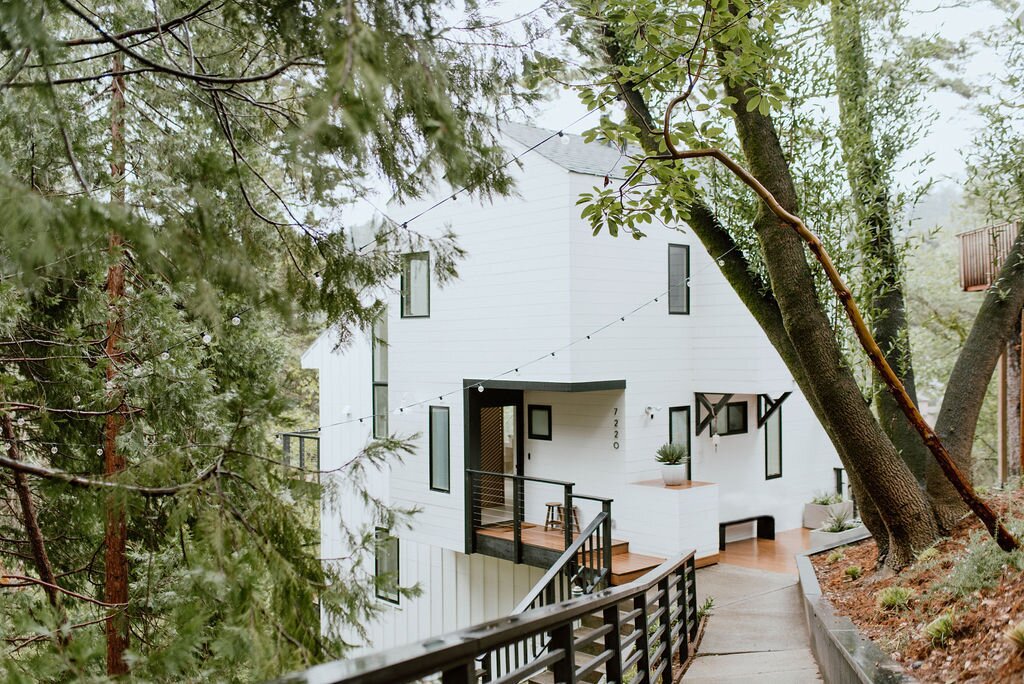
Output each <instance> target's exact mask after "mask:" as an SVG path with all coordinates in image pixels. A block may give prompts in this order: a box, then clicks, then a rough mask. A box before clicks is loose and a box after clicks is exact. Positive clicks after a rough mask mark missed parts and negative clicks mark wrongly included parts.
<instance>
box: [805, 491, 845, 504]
mask: <svg viewBox="0 0 1024 684" xmlns="http://www.w3.org/2000/svg"><path fill="white" fill-rule="evenodd" d="M842 502H843V497H842V496H840V495H839V494H825V493H824V492H818V493H817V494H815V495H814V498H813V499H811V503H812V504H817V505H818V506H831V505H832V504H837V503H842Z"/></svg>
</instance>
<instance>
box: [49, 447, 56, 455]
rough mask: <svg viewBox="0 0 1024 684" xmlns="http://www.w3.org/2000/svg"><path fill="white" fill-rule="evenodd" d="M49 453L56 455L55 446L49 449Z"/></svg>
mask: <svg viewBox="0 0 1024 684" xmlns="http://www.w3.org/2000/svg"><path fill="white" fill-rule="evenodd" d="M50 453H51V454H56V453H57V447H55V446H52V447H50Z"/></svg>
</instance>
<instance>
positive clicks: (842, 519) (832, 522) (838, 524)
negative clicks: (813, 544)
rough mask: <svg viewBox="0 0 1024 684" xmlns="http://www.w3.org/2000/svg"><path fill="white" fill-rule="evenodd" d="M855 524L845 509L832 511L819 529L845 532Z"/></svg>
mask: <svg viewBox="0 0 1024 684" xmlns="http://www.w3.org/2000/svg"><path fill="white" fill-rule="evenodd" d="M856 526H857V524H856V523H854V522H853V521H852V520H850V516H849V515H847V513H846V512H845V511H833V512H832V515H830V516H828V520H826V521H825V525H824V526H823V527H822V528H821V529H822V530H823V531H825V532H845V531H846V530H852V529H853V528H854V527H856Z"/></svg>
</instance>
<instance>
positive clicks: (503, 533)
mask: <svg viewBox="0 0 1024 684" xmlns="http://www.w3.org/2000/svg"><path fill="white" fill-rule="evenodd" d="M476 532H477V534H479V535H482V536H486V537H494V538H495V539H503V540H505V541H508V542H511V541H512V527H511V526H507V527H506V526H502V527H478V528H477V530H476ZM578 536H579V535H573V539H576V537H578ZM521 538H522V541H523V544H526V545H527V546H538V547H540V548H543V549H550V550H551V551H559V552H561V551H563V550H564V549H565V533H564V532H562V530H545V529H544V526H543V525H537V524H534V523H523V526H522V531H521ZM664 562H665V559H664V558H659V557H658V556H647V555H644V554H642V553H632V552H631V551H630V550H629V542H625V541H621V540H619V539H612V585H619V584H626V583H628V582H632V581H633V580H635V579H637V578H638V577H641V576H642V575H644V574H646V573H647V572H649V571H650V570H652V569H654V568H656V567H658V566H659V565H661V564H662V563H664Z"/></svg>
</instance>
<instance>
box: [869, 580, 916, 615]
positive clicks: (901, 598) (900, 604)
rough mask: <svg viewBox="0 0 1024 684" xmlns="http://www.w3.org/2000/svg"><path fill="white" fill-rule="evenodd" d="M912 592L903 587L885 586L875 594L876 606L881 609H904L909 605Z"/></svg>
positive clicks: (912, 596) (912, 595)
mask: <svg viewBox="0 0 1024 684" xmlns="http://www.w3.org/2000/svg"><path fill="white" fill-rule="evenodd" d="M912 598H914V592H913V590H911V589H907V588H905V587H895V586H893V587H886V588H885V589H882V590H881V591H880V592H878V593H877V594H875V600H876V601H877V602H878V607H879V608H881V609H882V610H906V609H907V608H909V607H910V599H912Z"/></svg>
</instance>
